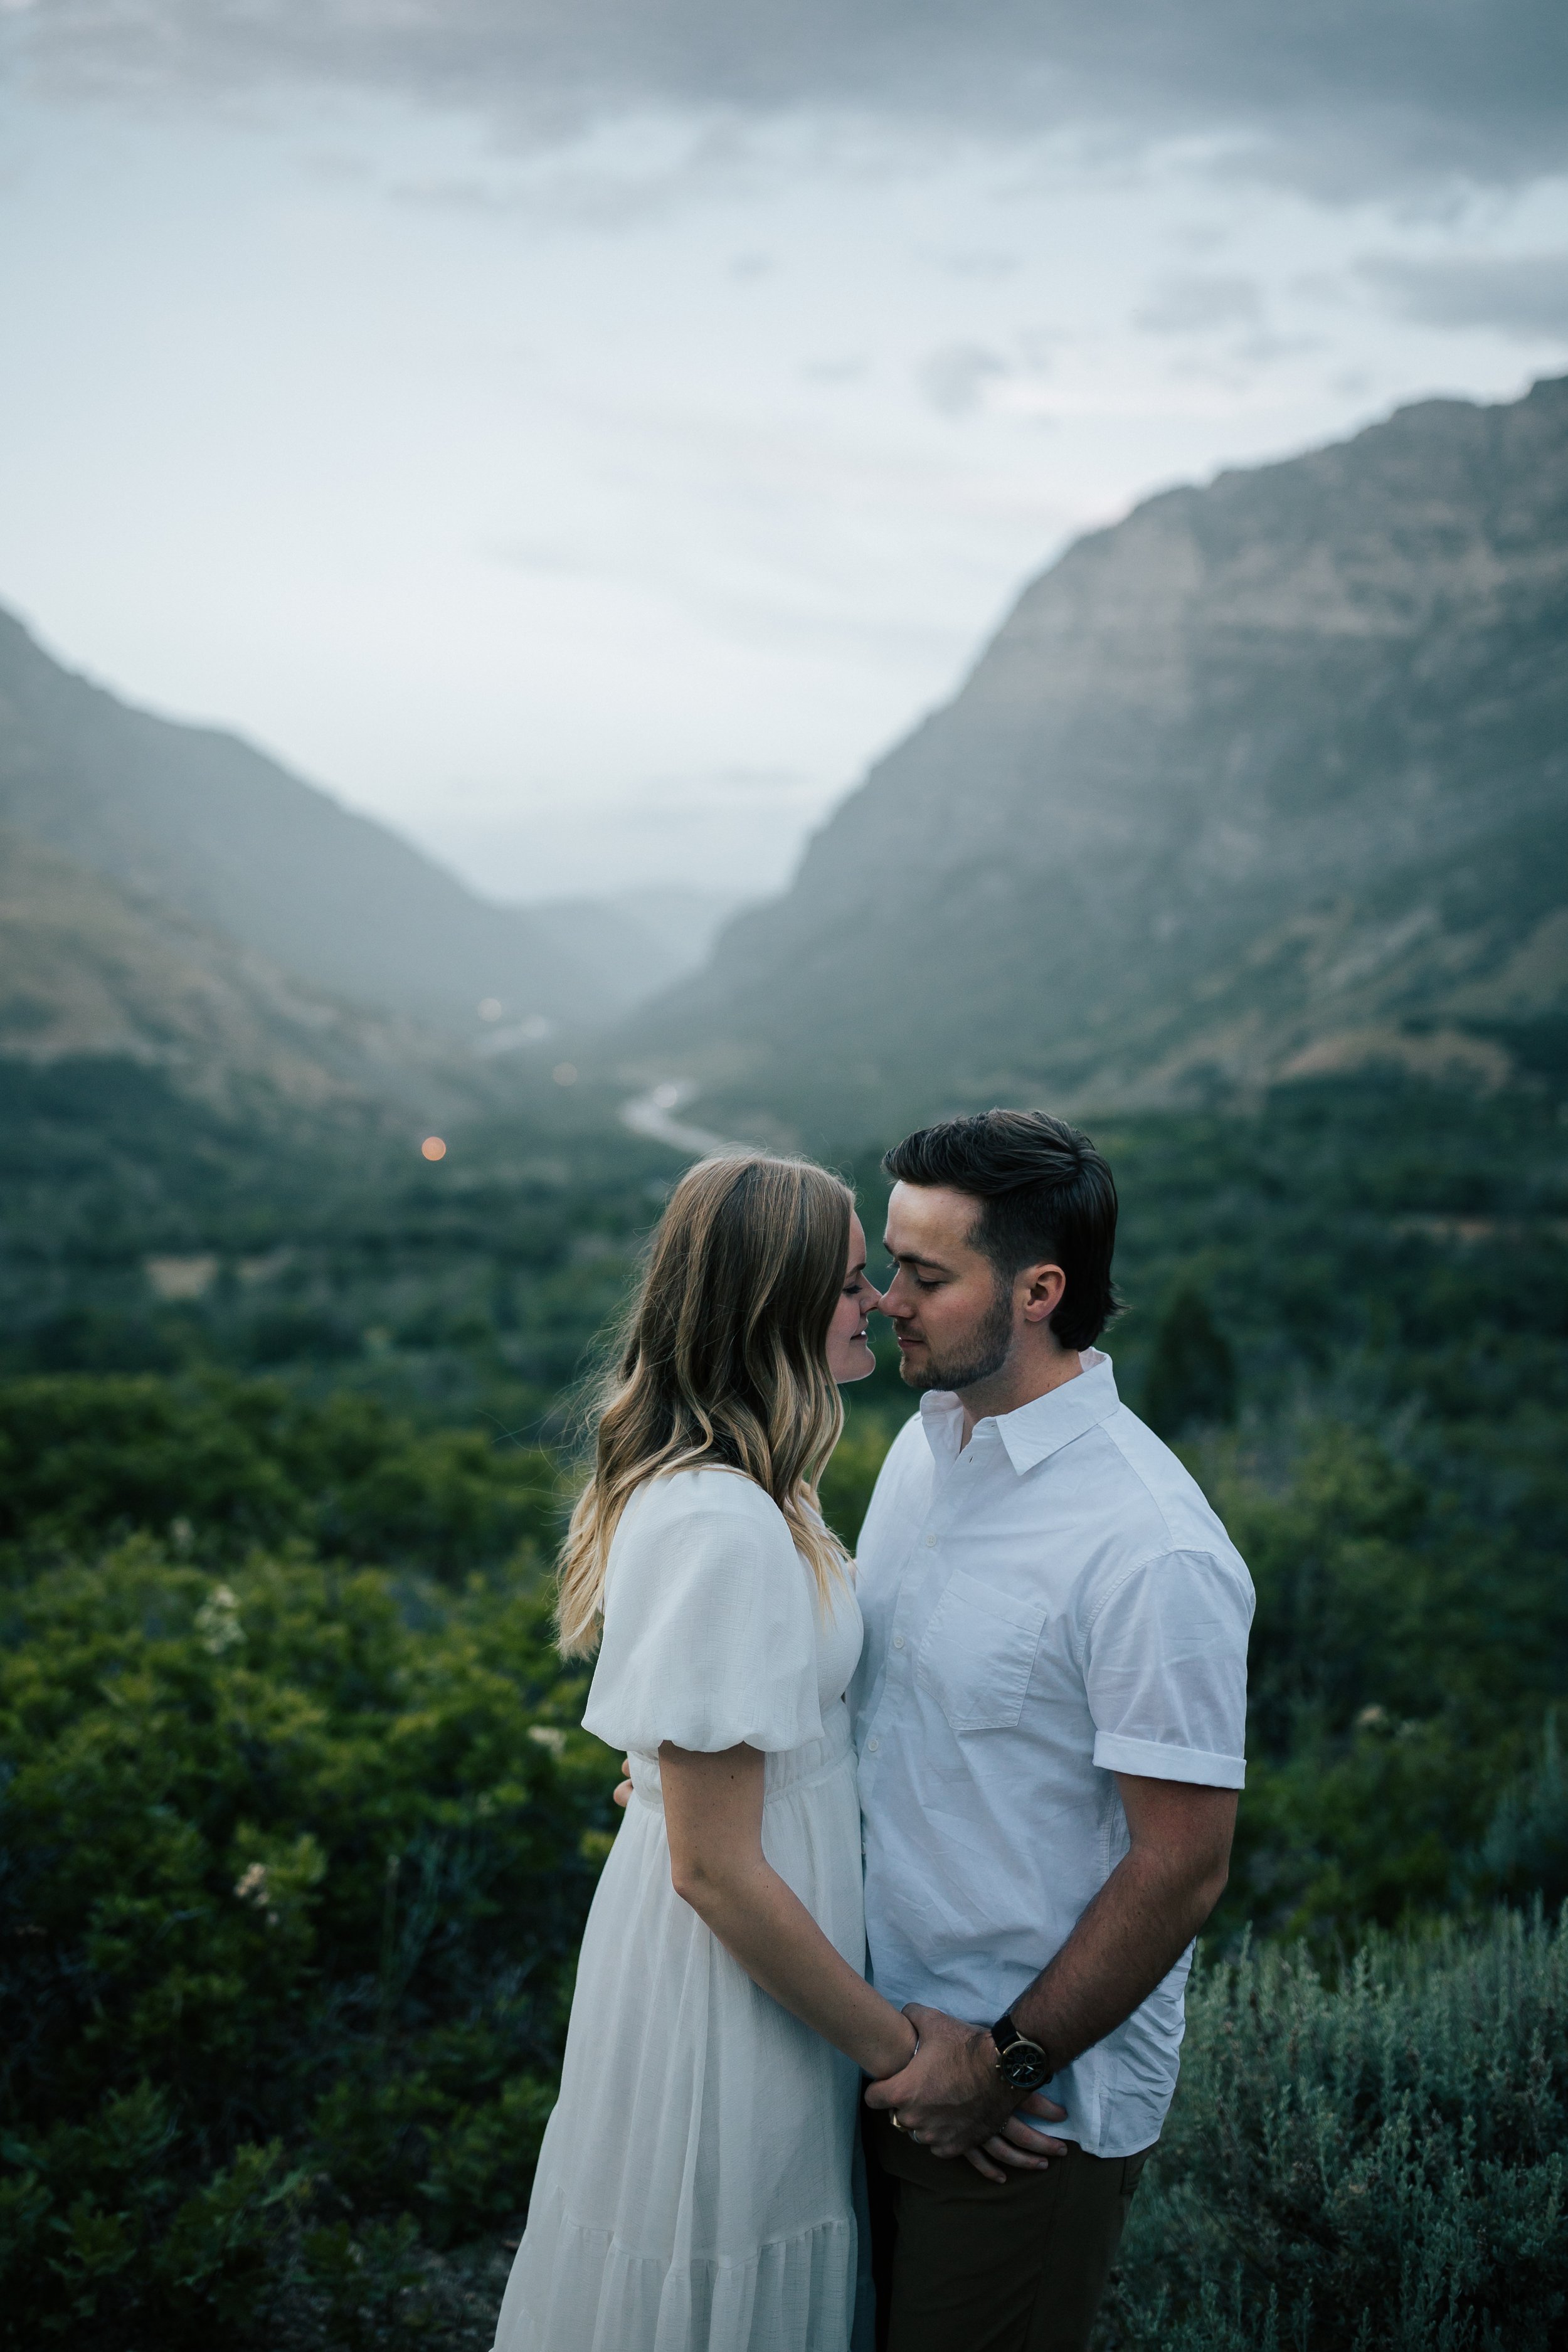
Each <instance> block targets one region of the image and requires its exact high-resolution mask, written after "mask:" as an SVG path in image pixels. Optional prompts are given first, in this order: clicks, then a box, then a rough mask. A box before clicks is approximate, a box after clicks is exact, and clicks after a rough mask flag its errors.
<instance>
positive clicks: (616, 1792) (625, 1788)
mask: <svg viewBox="0 0 1568 2352" xmlns="http://www.w3.org/2000/svg"><path fill="white" fill-rule="evenodd" d="M610 1794H611V1796H612V1797H613V1798H614V1800H615V1801H616V1804H617V1805H619V1807H620V1809H621V1811H622V1812H623V1813H624V1812H625V1811H626V1807H627V1806H628V1805H629V1804H630V1803H631V1801H632V1759H631V1758H630V1757H629V1756H623V1757H622V1759H621V1777H620V1779H619V1780H617V1781H616V1785H615V1787H614V1788H613V1789H612V1790H611V1791H610Z"/></svg>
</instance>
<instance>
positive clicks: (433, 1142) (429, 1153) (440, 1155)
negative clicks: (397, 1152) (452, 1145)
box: [419, 1135, 447, 1160]
mask: <svg viewBox="0 0 1568 2352" xmlns="http://www.w3.org/2000/svg"><path fill="white" fill-rule="evenodd" d="M419 1149H420V1150H421V1151H422V1152H423V1153H424V1154H425V1157H426V1160H445V1158H446V1157H447V1147H446V1145H445V1144H444V1143H443V1142H442V1140H441V1138H440V1137H439V1136H438V1135H427V1136H426V1139H425V1140H424V1142H423V1143H422V1144H421V1145H420V1147H419Z"/></svg>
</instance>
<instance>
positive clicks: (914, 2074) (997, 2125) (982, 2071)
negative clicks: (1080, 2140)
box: [866, 2001, 1067, 2180]
mask: <svg viewBox="0 0 1568 2352" xmlns="http://www.w3.org/2000/svg"><path fill="white" fill-rule="evenodd" d="M904 2014H905V2016H906V2017H908V2018H909V2020H910V2022H911V2024H912V2025H913V2026H914V2028H915V2030H916V2032H918V2033H919V2035H920V2038H921V2040H920V2048H919V2050H918V2051H917V2052H916V2053H915V2056H914V2058H913V2060H912V2061H911V2063H910V2064H909V2065H908V2066H906V2067H905V2068H904V2070H903V2072H902V2073H901V2074H890V2075H889V2076H888V2077H887V2078H886V2079H885V2080H884V2081H882V2082H880V2083H873V2084H871V2085H870V2087H869V2089H868V2091H867V2093H866V2105H868V2107H880V2108H883V2109H886V2110H889V2111H890V2112H891V2114H892V2115H894V2116H896V2117H897V2120H898V2126H899V2129H900V2131H905V2132H908V2133H909V2135H910V2137H911V2138H913V2139H917V2140H918V2141H919V2142H920V2145H921V2147H925V2148H928V2149H929V2150H930V2152H931V2155H932V2156H941V2157H952V2156H963V2157H966V2158H968V2160H969V2162H970V2163H971V2164H972V2165H973V2167H974V2169H975V2171H976V2172H981V2173H984V2176H985V2178H986V2179H987V2180H1005V2179H1006V2178H1007V2173H1008V2171H1009V2170H1012V2171H1017V2172H1043V2171H1044V2170H1045V2168H1046V2164H1047V2159H1048V2158H1051V2157H1053V2156H1065V2155H1066V2154H1067V2149H1066V2148H1065V2147H1064V2146H1063V2144H1062V2142H1061V2141H1060V2140H1058V2139H1051V2138H1048V2137H1047V2136H1046V2134H1045V2132H1044V2130H1043V2128H1040V2127H1036V2128H1030V2127H1028V2126H1026V2125H1025V2124H1023V2123H1022V2122H1021V2121H1020V2120H1019V2118H1018V2116H1017V2115H1016V2114H1015V2112H1014V2110H1015V2109H1016V2108H1022V2109H1023V2110H1024V2112H1025V2113H1026V2114H1028V2115H1031V2116H1040V2117H1042V2118H1043V2119H1044V2121H1045V2122H1048V2123H1061V2122H1062V2121H1064V2120H1065V2118H1066V2116H1067V2109H1066V2108H1065V2107H1060V2106H1058V2105H1057V2104H1056V2102H1055V2101H1054V2100H1053V2099H1047V2096H1046V2095H1045V2093H1044V2092H1043V2091H1032V2092H1030V2093H1029V2095H1028V2096H1027V2097H1026V2098H1020V2097H1019V2095H1018V2094H1017V2092H1016V2091H1015V2090H1011V2089H1009V2087H1008V2085H1007V2084H1005V2082H1004V2081H1003V2080H1002V2077H1001V2075H1000V2074H998V2073H997V2071H996V2045H995V2043H994V2042H993V2041H992V2039H991V2036H990V2034H989V2033H987V2032H984V2030H983V2029H980V2028H976V2027H974V2026H973V2025H961V2024H960V2023H959V2021H958V2020H957V2019H956V2018H953V2017H949V2016H947V2015H946V2014H945V2012H944V2011H942V2010H940V2009H926V2008H923V2007H922V2006H921V2003H920V2002H919V2001H910V2004H909V2007H908V2008H907V2009H906V2011H905V2012H904Z"/></svg>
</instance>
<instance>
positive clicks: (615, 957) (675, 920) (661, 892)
mask: <svg viewBox="0 0 1568 2352" xmlns="http://www.w3.org/2000/svg"><path fill="white" fill-rule="evenodd" d="M744 903H745V902H744V900H743V899H741V898H736V897H735V896H733V895H732V894H731V893H730V892H727V891H718V890H683V889H675V888H660V887H658V886H656V885H652V884H649V885H647V887H644V888H642V889H637V890H622V891H618V892H616V893H615V894H613V895H612V896H611V897H609V898H540V899H535V900H533V901H532V902H531V904H530V906H529V907H528V908H527V913H528V916H529V919H530V920H531V923H532V926H533V929H534V931H535V934H536V935H537V936H538V937H539V938H540V939H542V940H552V941H558V942H559V944H560V949H561V952H562V954H563V958H564V959H565V960H566V961H568V962H572V961H580V962H585V963H587V964H588V965H589V967H590V969H591V970H592V971H593V973H594V978H595V985H596V986H597V989H598V991H599V994H600V996H601V998H603V999H605V1000H606V1001H607V1002H608V1003H610V1004H611V1005H612V1006H613V1009H614V1010H615V1011H616V1013H622V1012H627V1011H629V1010H630V1009H631V1007H632V1006H633V1005H635V1004H639V1003H642V1002H643V1000H644V999H645V998H647V997H649V996H652V995H654V994H656V993H657V992H658V991H659V990H660V989H663V988H668V987H669V986H670V985H671V984H672V983H673V982H676V981H678V980H680V979H683V978H684V977H685V975H686V974H687V973H688V972H689V971H696V970H697V969H698V967H699V966H700V964H702V963H703V962H705V961H706V960H707V957H708V954H709V951H710V949H711V947H712V945H713V941H714V940H715V939H716V938H717V936H718V934H719V932H720V931H721V929H722V928H723V926H724V925H725V924H726V923H727V922H729V921H730V920H731V918H732V917H733V916H734V915H736V914H737V913H738V912H739V910H740V908H742V905H743V904H744Z"/></svg>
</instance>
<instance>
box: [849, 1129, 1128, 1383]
mask: <svg viewBox="0 0 1568 2352" xmlns="http://www.w3.org/2000/svg"><path fill="white" fill-rule="evenodd" d="M882 1165H883V1167H884V1168H885V1169H886V1170H887V1171H888V1173H889V1176H892V1177H896V1178H897V1179H898V1181H899V1182H900V1183H901V1184H933V1185H934V1184H940V1185H942V1186H944V1187H946V1188H947V1189H948V1190H950V1191H952V1192H972V1193H973V1195H974V1197H975V1199H976V1200H977V1201H978V1202H980V1204H981V1206H980V1215H979V1218H978V1220H977V1221H976V1223H975V1226H974V1230H973V1234H972V1235H971V1239H972V1241H973V1244H974V1246H975V1248H976V1249H978V1250H982V1251H984V1255H986V1256H987V1257H988V1258H989V1259H990V1261H991V1263H992V1265H994V1267H995V1269H996V1271H997V1273H998V1275H1000V1276H1001V1277H1002V1279H1003V1281H1004V1282H1011V1280H1012V1279H1013V1276H1015V1275H1016V1273H1017V1272H1018V1270H1019V1268H1020V1267H1021V1266H1026V1265H1037V1263H1038V1262H1039V1261H1040V1260H1042V1259H1047V1258H1048V1259H1054V1261H1055V1262H1056V1264H1057V1265H1059V1266H1060V1267H1061V1270H1062V1272H1063V1274H1064V1275H1066V1276H1067V1288H1066V1289H1065V1290H1064V1291H1063V1293H1062V1298H1061V1304H1060V1305H1059V1306H1058V1308H1057V1310H1056V1312H1055V1314H1054V1315H1053V1316H1052V1317H1051V1329H1052V1330H1053V1331H1054V1332H1055V1334H1056V1336H1057V1338H1058V1339H1059V1340H1060V1342H1061V1344H1062V1346H1063V1347H1064V1348H1089V1347H1092V1346H1093V1345H1094V1342H1095V1341H1096V1339H1099V1337H1100V1333H1101V1332H1102V1331H1103V1330H1104V1328H1105V1327H1106V1325H1107V1324H1108V1323H1109V1322H1110V1318H1111V1317H1112V1316H1113V1315H1114V1314H1115V1313H1116V1312H1117V1309H1118V1307H1120V1306H1121V1300H1120V1299H1119V1298H1118V1297H1117V1296H1116V1287H1115V1285H1114V1284H1113V1283H1112V1281H1111V1279H1110V1260H1111V1255H1112V1253H1113V1252H1114V1250H1115V1248H1116V1185H1115V1182H1114V1180H1113V1179H1112V1177H1111V1173H1110V1169H1109V1168H1108V1167H1107V1166H1106V1164H1105V1162H1104V1160H1102V1159H1101V1158H1100V1154H1099V1152H1098V1151H1097V1150H1095V1148H1094V1146H1093V1144H1092V1143H1091V1142H1090V1141H1089V1138H1088V1136H1087V1135H1080V1134H1079V1131H1078V1129H1077V1128H1076V1127H1068V1124H1067V1122H1066V1120H1065V1119H1060V1118H1051V1117H1050V1115H1049V1114H1048V1113H1047V1112H1046V1111H1043V1110H987V1111H980V1112H977V1113H976V1114H975V1116H974V1117H973V1118H944V1119H942V1121H941V1122H940V1123H939V1124H938V1125H937V1126H935V1127H922V1128H919V1129H916V1131H915V1133H914V1134H913V1135H906V1136H905V1138H904V1139H903V1141H902V1143H895V1144H894V1146H893V1148H892V1150H891V1151H889V1152H887V1153H885V1154H884V1156H883V1160H882Z"/></svg>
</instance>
